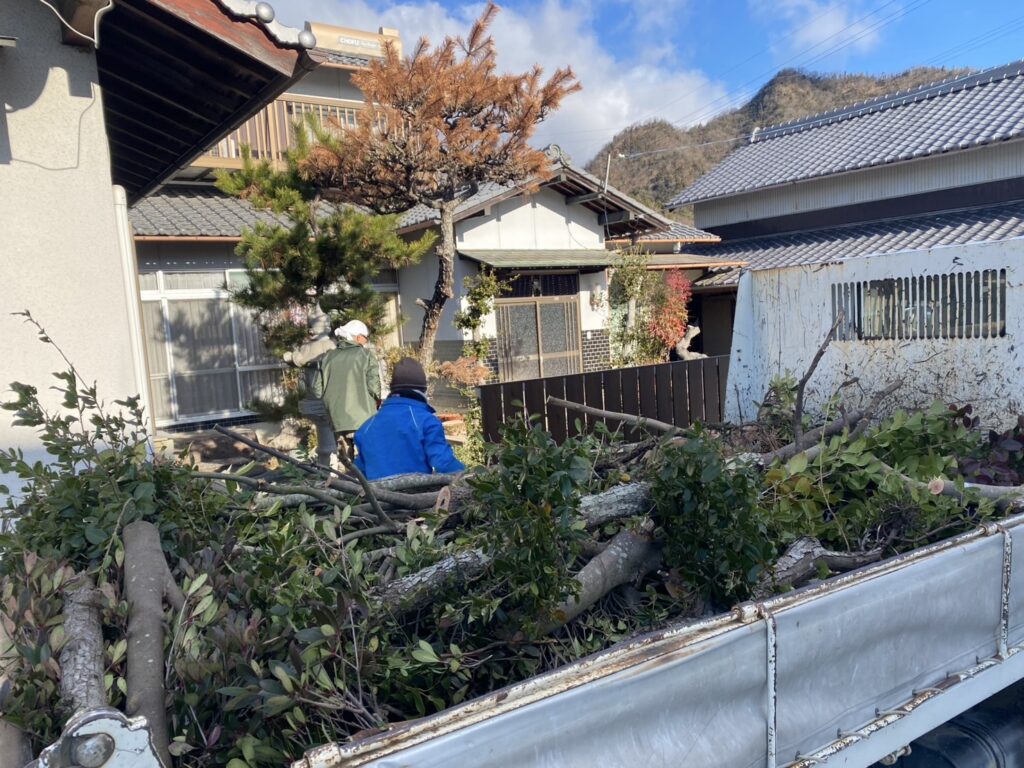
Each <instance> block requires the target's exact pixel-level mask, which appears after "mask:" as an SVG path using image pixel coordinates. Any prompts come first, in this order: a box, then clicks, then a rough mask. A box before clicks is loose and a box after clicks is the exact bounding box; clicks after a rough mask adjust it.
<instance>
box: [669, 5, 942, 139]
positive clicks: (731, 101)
mask: <svg viewBox="0 0 1024 768" xmlns="http://www.w3.org/2000/svg"><path fill="white" fill-rule="evenodd" d="M930 2H932V0H912V1H911V2H910V3H909V4H907V5H906V6H905V7H901V8H898V9H897V10H896V11H895V12H894V13H892V14H889V15H888V16H885V17H884V18H882V19H879V20H878V21H876V22H875V23H874V24H870V25H868V26H867V27H866V28H865V29H864V30H862V31H861V32H860V33H859V34H857V35H855V36H854V37H852V38H850V39H848V40H845V41H843V42H840V43H838V44H836V45H833V46H830V47H829V48H827V49H825V50H824V51H821V52H820V53H819V54H817V55H816V56H814V57H812V58H810V59H808V60H806V61H802V62H800V66H801V67H807V66H810V65H812V64H814V63H816V62H818V61H821V60H822V59H825V58H827V57H829V56H831V55H832V54H834V53H837V52H838V51H841V50H843V49H844V48H848V47H849V46H851V45H853V44H854V43H855V42H857V41H858V40H861V39H863V38H864V37H866V36H867V35H869V34H872V33H874V32H877V31H879V30H880V29H883V28H885V27H887V26H889V25H890V24H893V23H895V22H896V21H899V20H900V19H902V18H903V17H905V16H906V15H908V14H909V13H912V12H913V11H916V10H918V9H920V8H922V7H924V6H925V5H927V4H928V3H930ZM888 5H891V3H886V4H885V5H883V6H880V8H879V10H880V9H881V8H885V7H886V6H888ZM869 15H870V14H869ZM865 18H866V17H865ZM853 23H859V22H853ZM851 26H852V24H851V25H848V26H847V27H844V28H843V29H841V30H839V31H838V32H836V33H833V34H832V35H830V37H829V38H826V40H827V39H830V38H832V37H836V36H837V35H840V34H842V33H843V32H845V31H846V30H848V29H849V28H850V27H851ZM823 42H824V41H823ZM809 50H812V49H808V51H804V52H801V53H798V54H796V55H795V56H791V57H790V58H789V59H786V60H784V61H783V62H782V66H785V65H786V64H790V63H793V62H795V61H796V60H797V59H798V58H800V57H801V56H803V55H804V54H805V53H807V52H809ZM775 71H776V69H774V68H773V69H771V70H766V71H764V72H762V73H760V74H758V75H757V76H755V77H752V78H751V79H749V80H746V81H745V82H743V83H741V84H740V85H739V86H737V88H736V89H734V91H733V92H734V93H737V92H738V91H739V89H741V88H744V87H745V86H747V85H752V84H754V83H759V82H761V81H762V80H763V79H764V78H765V77H767V76H770V75H772V74H773V73H774V72H775ZM746 98H747V96H746V94H745V93H743V92H740V93H738V94H737V95H735V96H733V97H731V98H729V95H728V94H726V95H725V96H721V97H719V98H717V99H714V100H712V101H711V102H708V103H707V104H705V105H704V106H703V107H701V108H700V109H698V110H696V111H694V112H690V113H688V114H686V115H683V116H682V117H681V118H679V119H678V120H674V121H672V125H676V126H678V125H680V124H682V123H688V124H689V123H701V122H703V121H704V120H707V119H709V118H711V117H712V116H714V115H715V114H718V113H719V112H723V111H725V110H727V109H730V108H732V107H734V106H737V105H738V104H740V103H742V102H743V101H744V100H745V99H746ZM723 99H727V101H726V102H725V103H724V104H722V103H721V102H722V101H723Z"/></svg>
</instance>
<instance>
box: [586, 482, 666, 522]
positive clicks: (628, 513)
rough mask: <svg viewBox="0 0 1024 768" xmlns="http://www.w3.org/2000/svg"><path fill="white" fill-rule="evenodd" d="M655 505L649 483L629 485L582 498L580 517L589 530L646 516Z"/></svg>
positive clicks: (618, 486)
mask: <svg viewBox="0 0 1024 768" xmlns="http://www.w3.org/2000/svg"><path fill="white" fill-rule="evenodd" d="M653 503H654V502H653V501H652V500H651V486H650V484H649V483H627V484H626V485H617V486H615V487H614V488H609V489H608V490H607V491H604V492H603V493H595V494H593V495H591V496H584V497H583V498H581V499H580V515H581V516H582V517H583V519H584V520H586V523H587V528H588V529H594V528H599V527H601V526H602V525H604V524H605V523H610V522H613V521H615V520H623V519H625V518H627V517H633V516H634V515H646V514H647V513H648V512H650V511H651V505H652V504H653Z"/></svg>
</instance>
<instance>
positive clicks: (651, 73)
mask: <svg viewBox="0 0 1024 768" xmlns="http://www.w3.org/2000/svg"><path fill="white" fill-rule="evenodd" d="M681 5H682V3H681V2H678V1H677V0H667V1H666V2H664V3H663V4H662V8H664V9H668V8H670V7H672V6H676V7H681ZM280 6H281V7H280V9H279V10H282V9H283V10H285V12H286V14H287V15H283V16H282V19H281V20H282V21H283V22H284V23H286V24H292V25H296V26H298V25H300V24H301V23H302V20H303V19H311V20H314V21H322V22H326V23H331V24H340V25H343V26H349V27H356V28H360V29H368V30H375V29H376V28H377V27H378V26H387V27H395V28H397V29H398V30H399V32H400V33H401V35H402V40H403V44H404V45H405V46H406V49H407V50H408V49H409V48H410V47H411V46H412V45H414V44H415V42H416V40H417V39H418V38H419V37H421V36H426V37H427V38H429V39H430V40H431V42H433V43H437V42H439V41H440V40H441V39H442V38H443V37H444V36H445V35H447V34H451V35H458V34H465V33H466V32H467V31H468V30H469V26H470V24H471V23H472V21H473V19H475V18H476V17H477V16H478V15H479V13H480V11H481V10H482V9H483V7H484V5H483V3H472V4H466V5H461V6H458V7H456V8H454V9H451V8H445V7H443V6H441V5H440V4H438V3H436V2H431V1H430V0H426V1H425V2H422V3H401V4H393V5H381V6H379V7H373V6H371V5H370V4H369V3H368V2H366V0H344V2H341V1H340V0H330V1H329V2H325V1H324V0H293V1H292V2H290V3H288V5H287V8H285V4H284V3H283V2H282V3H280ZM654 7H655V6H654V3H653V2H651V1H650V0H647V1H645V2H643V3H641V7H640V8H638V9H637V12H636V15H635V18H634V19H633V24H632V25H631V26H630V27H629V29H628V30H624V31H623V32H624V34H629V35H633V34H639V32H640V31H641V29H642V26H643V24H647V23H651V19H650V18H649V14H650V13H653V11H651V9H653V8H654ZM592 13H594V6H592V5H591V4H590V3H588V2H586V1H585V0H540V1H539V2H538V3H537V4H535V5H533V6H531V7H529V8H517V9H508V8H504V9H502V11H501V13H500V14H499V15H498V17H497V19H496V20H495V23H494V27H493V29H492V32H493V35H494V38H495V42H496V43H497V48H498V64H499V66H500V67H501V68H502V69H504V70H506V71H512V72H524V71H526V70H528V69H529V68H530V67H532V66H533V65H534V64H535V63H537V64H540V65H541V66H542V67H543V68H544V71H545V72H546V73H548V74H550V73H552V72H554V71H555V70H556V69H557V68H558V67H560V66H571V67H572V68H573V70H574V71H575V73H576V76H577V77H578V78H579V80H580V82H581V83H582V84H583V91H582V92H580V93H577V94H575V95H573V96H570V97H569V98H568V99H566V101H565V102H564V103H563V105H562V108H561V109H560V110H559V111H558V112H556V113H555V114H554V115H553V116H552V117H551V118H550V119H549V120H548V121H546V122H545V123H544V124H542V125H541V126H540V127H539V128H538V130H537V133H536V135H535V140H534V143H535V144H536V145H537V146H543V145H545V144H548V143H557V144H559V145H561V146H562V148H563V149H565V150H566V151H567V152H568V153H569V154H570V155H572V157H573V158H574V160H575V161H576V162H578V163H580V164H582V163H585V162H587V161H588V160H589V159H590V158H591V157H592V156H593V155H594V154H595V153H596V152H597V151H598V150H599V149H600V148H601V147H602V146H603V145H604V144H605V143H607V142H608V141H609V140H610V139H611V138H612V136H613V135H614V134H615V133H616V132H618V131H619V130H621V129H623V128H625V127H626V126H628V125H631V124H632V123H634V122H637V121H638V120H641V119H648V118H653V117H663V118H666V119H668V120H671V121H682V122H683V124H686V123H687V122H688V121H689V122H692V120H693V117H694V116H697V115H700V116H701V117H702V119H707V118H708V117H709V115H708V114H707V112H706V111H705V112H704V113H703V114H701V112H702V107H703V105H705V104H708V103H709V102H712V101H714V100H716V99H719V98H720V97H722V96H723V95H724V93H725V88H724V87H723V86H722V85H721V84H717V83H714V82H712V81H711V80H710V79H709V78H708V77H707V76H706V75H704V74H703V73H702V72H700V71H697V70H692V69H685V68H681V67H678V66H675V65H674V64H673V63H672V62H673V60H674V56H673V53H674V46H673V44H672V41H671V40H667V41H665V40H663V41H661V42H660V43H659V45H657V46H654V45H651V46H650V47H649V48H645V47H644V46H632V47H633V48H635V49H636V51H635V52H636V55H635V57H633V58H631V59H630V60H624V59H622V58H617V57H616V56H614V55H613V54H612V53H611V52H610V51H609V50H608V49H607V48H606V47H605V46H603V45H602V44H601V42H600V40H599V38H598V35H597V32H596V31H595V27H594V18H593V16H592ZM664 18H665V17H664V16H662V19H663V20H664ZM719 103H721V102H719Z"/></svg>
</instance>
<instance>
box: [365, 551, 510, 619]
mask: <svg viewBox="0 0 1024 768" xmlns="http://www.w3.org/2000/svg"><path fill="white" fill-rule="evenodd" d="M490 564H491V558H490V556H489V555H487V554H485V553H484V552H482V551H481V550H479V549H470V550H466V551H464V552H459V553H457V554H454V555H448V556H447V557H445V558H442V559H441V560H439V561H438V562H436V563H434V564H433V565H428V566H427V567H426V568H423V569H421V570H419V571H417V572H416V573H411V574H409V575H408V576H403V577H402V578H400V579H395V580H394V581H392V582H391V583H390V584H388V585H387V586H386V587H384V588H383V589H381V590H378V591H377V592H376V597H377V600H378V601H379V603H380V605H381V606H382V607H383V608H385V609H386V610H389V611H393V612H396V613H408V612H409V611H415V610H419V609H420V608H423V607H424V606H426V605H427V604H429V603H430V601H431V599H432V598H433V597H434V595H436V594H437V592H438V590H440V589H442V588H444V587H447V586H450V585H452V584H454V583H455V582H457V581H458V582H463V583H466V582H469V581H472V580H473V579H475V578H477V577H479V576H480V575H481V574H483V572H484V571H486V570H487V567H488V566H489V565H490Z"/></svg>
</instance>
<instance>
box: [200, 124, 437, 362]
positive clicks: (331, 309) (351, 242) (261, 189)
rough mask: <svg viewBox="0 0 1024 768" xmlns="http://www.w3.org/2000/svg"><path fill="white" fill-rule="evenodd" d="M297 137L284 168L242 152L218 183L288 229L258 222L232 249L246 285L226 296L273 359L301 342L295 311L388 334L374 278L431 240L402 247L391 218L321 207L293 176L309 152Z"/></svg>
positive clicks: (413, 257)
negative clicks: (251, 318)
mask: <svg viewBox="0 0 1024 768" xmlns="http://www.w3.org/2000/svg"><path fill="white" fill-rule="evenodd" d="M297 133H299V134H300V140H299V142H298V146H297V147H296V148H295V149H294V150H293V151H291V152H290V153H289V154H288V157H287V168H286V169H285V170H283V171H279V170H275V169H274V168H273V167H272V166H271V165H270V164H269V163H267V162H262V163H255V162H253V160H252V158H251V155H250V153H249V152H248V150H243V156H244V166H243V169H242V170H241V171H239V172H236V173H222V174H220V175H219V177H218V180H217V186H218V188H220V189H221V191H223V192H226V193H227V194H230V195H234V196H236V197H240V198H243V199H246V200H248V201H250V202H251V203H252V204H253V205H254V206H256V207H257V208H260V209H262V210H268V211H272V212H274V213H277V214H280V215H282V216H283V217H284V218H285V219H286V220H287V221H288V222H289V224H290V226H284V225H279V224H268V223H264V222H257V224H256V225H255V226H254V227H253V228H252V229H251V230H247V231H246V232H245V233H244V234H243V235H242V240H241V242H240V243H239V246H238V248H237V249H236V253H237V254H239V255H240V256H242V258H243V259H244V264H245V272H246V278H247V281H246V282H247V284H246V285H245V287H243V288H240V289H236V290H234V291H233V292H232V298H233V299H234V300H235V301H236V302H238V303H239V304H241V305H242V306H245V307H248V308H250V309H252V310H254V311H255V313H256V318H257V321H258V322H259V324H260V327H261V329H262V330H263V336H264V342H265V344H266V345H267V348H268V349H269V350H270V351H271V352H272V353H274V354H277V355H281V354H283V353H284V352H285V351H287V350H289V349H292V348H293V347H295V346H297V345H298V344H301V343H302V342H303V341H306V340H307V334H308V331H307V328H306V324H305V323H304V322H296V321H295V320H294V319H293V318H294V317H295V311H296V310H298V311H299V316H300V317H301V316H304V315H308V312H309V311H310V310H312V309H314V307H315V306H319V308H320V309H322V310H323V311H324V312H326V313H328V315H329V316H330V317H331V319H332V322H333V323H334V324H335V325H338V324H341V323H343V322H346V321H348V320H353V319H358V320H363V321H364V322H366V324H367V325H368V326H369V327H370V328H371V329H372V330H373V331H374V332H375V333H383V332H385V331H387V330H388V329H387V328H386V327H385V324H384V299H383V297H382V296H381V295H380V294H378V293H377V292H376V291H374V290H373V285H372V281H373V278H374V277H375V276H376V275H377V274H378V273H379V272H380V270H382V269H397V268H399V267H402V266H406V265H408V264H413V263H416V262H418V261H419V260H420V259H421V258H422V257H423V255H424V254H425V253H426V252H427V251H428V250H429V249H430V248H431V246H432V245H433V242H434V236H433V235H432V234H427V235H424V236H423V237H421V238H420V239H419V240H416V241H414V242H407V241H406V240H404V239H403V238H401V237H400V236H399V235H397V234H396V233H395V216H377V215H371V214H368V213H365V212H363V211H360V210H358V209H356V208H354V207H352V206H349V205H336V204H332V203H328V202H326V201H324V200H323V199H322V197H321V195H320V193H319V191H318V190H317V189H316V187H314V186H313V185H311V184H309V183H307V182H306V181H304V180H303V179H302V177H301V176H300V174H299V173H298V170H297V169H298V167H299V165H300V164H301V163H302V162H304V160H305V158H306V157H307V156H308V154H309V152H310V150H311V147H310V145H309V143H308V142H307V141H305V140H303V139H302V134H303V132H302V131H299V132H297Z"/></svg>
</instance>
